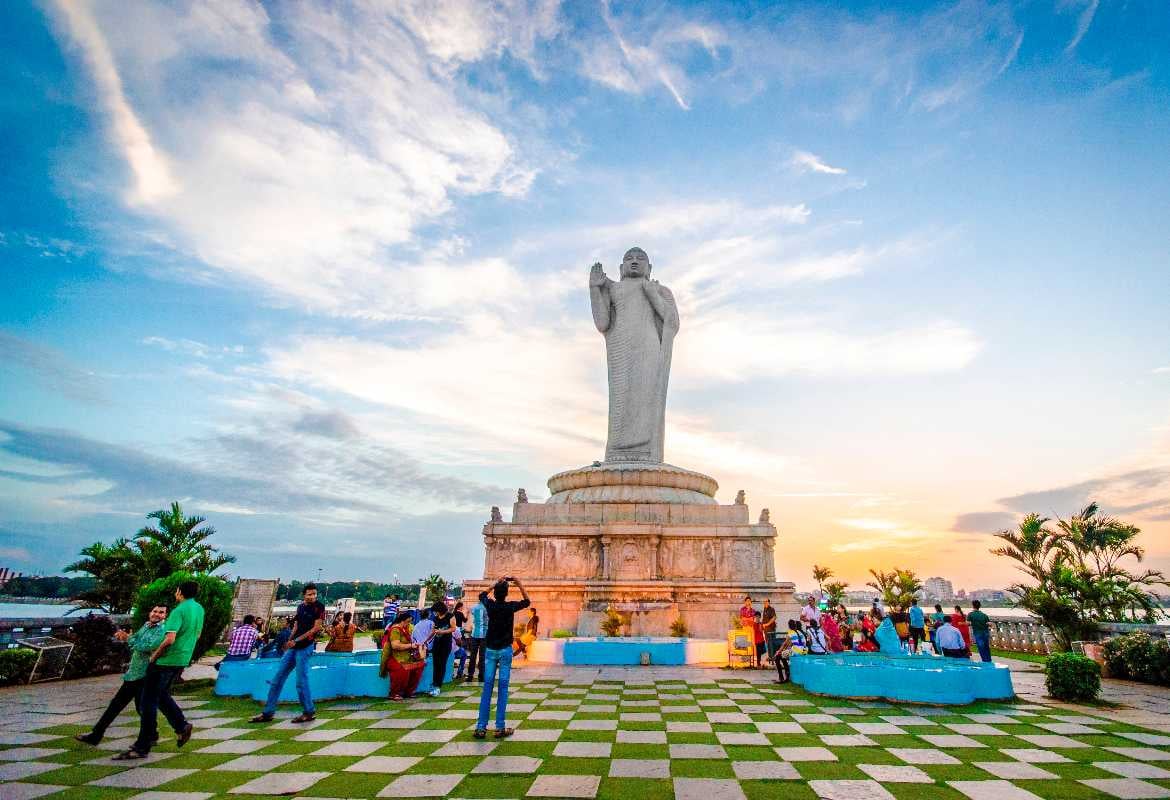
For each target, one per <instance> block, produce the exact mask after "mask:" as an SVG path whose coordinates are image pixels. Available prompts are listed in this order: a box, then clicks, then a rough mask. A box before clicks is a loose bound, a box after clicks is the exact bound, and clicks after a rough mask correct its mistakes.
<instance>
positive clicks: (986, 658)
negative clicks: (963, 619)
mask: <svg viewBox="0 0 1170 800" xmlns="http://www.w3.org/2000/svg"><path fill="white" fill-rule="evenodd" d="M971 608H972V609H974V610H973V611H972V612H971V613H970V614H968V615H967V624H968V625H970V626H971V638H972V639H974V640H975V647H976V649H978V650H979V660H980V661H982V662H983V663H985V664H990V663H991V619H990V618H989V617H988V616H987V614H985V613H984V612H983V610H982V609H983V603H981V602H979V601H978V600H972V601H971Z"/></svg>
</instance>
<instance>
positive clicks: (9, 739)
mask: <svg viewBox="0 0 1170 800" xmlns="http://www.w3.org/2000/svg"><path fill="white" fill-rule="evenodd" d="M0 725H3V723H2V722H0ZM60 738H61V737H60V736H50V735H49V734H47V733H22V732H20V731H4V732H2V733H0V745H4V746H6V747H7V746H8V745H14V744H40V743H41V742H49V741H52V740H53V739H60ZM1138 741H1140V740H1138ZM1147 744H1153V743H1152V742H1149V743H1147Z"/></svg>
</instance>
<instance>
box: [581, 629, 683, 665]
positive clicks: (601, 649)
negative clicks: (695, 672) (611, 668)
mask: <svg viewBox="0 0 1170 800" xmlns="http://www.w3.org/2000/svg"><path fill="white" fill-rule="evenodd" d="M642 653H649V654H650V663H651V664H685V663H686V662H687V643H686V640H684V639H666V638H655V637H651V636H627V637H621V638H617V637H612V638H611V637H606V636H598V637H596V638H593V639H584V638H582V639H567V640H565V645H564V663H566V664H623V665H636V664H641V663H642Z"/></svg>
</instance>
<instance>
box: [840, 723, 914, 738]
mask: <svg viewBox="0 0 1170 800" xmlns="http://www.w3.org/2000/svg"><path fill="white" fill-rule="evenodd" d="M849 727H850V728H852V729H853V730H855V731H857V732H858V733H864V734H865V735H867V736H900V735H904V734H905V733H906V731H904V730H902V729H901V728H899V727H898V726H897V725H891V724H890V723H888V722H850V723H849Z"/></svg>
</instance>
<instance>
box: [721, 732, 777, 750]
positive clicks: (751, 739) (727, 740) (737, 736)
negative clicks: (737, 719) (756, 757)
mask: <svg viewBox="0 0 1170 800" xmlns="http://www.w3.org/2000/svg"><path fill="white" fill-rule="evenodd" d="M715 738H716V739H718V740H719V744H733V745H763V746H764V747H770V746H771V744H772V743H771V742H770V741H769V740H768V737H767V736H765V735H764V734H762V733H736V732H723V731H720V732H718V733H716V734H715Z"/></svg>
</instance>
